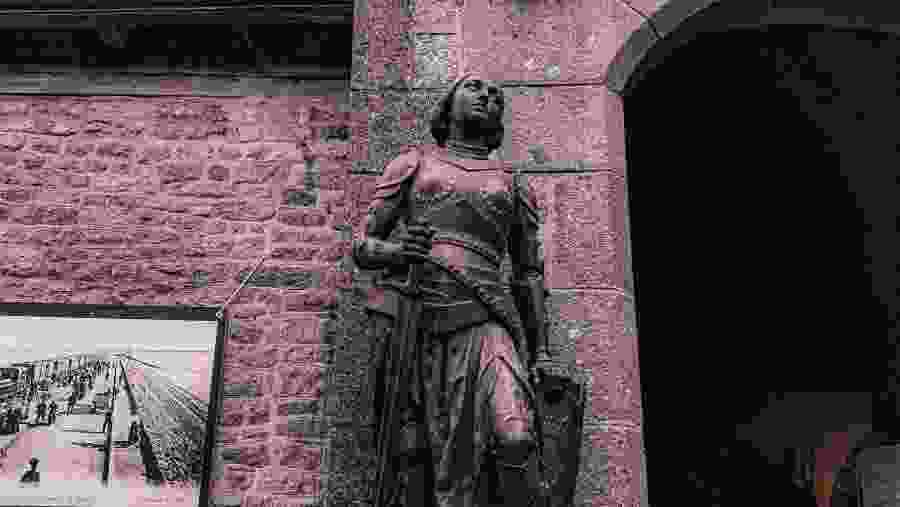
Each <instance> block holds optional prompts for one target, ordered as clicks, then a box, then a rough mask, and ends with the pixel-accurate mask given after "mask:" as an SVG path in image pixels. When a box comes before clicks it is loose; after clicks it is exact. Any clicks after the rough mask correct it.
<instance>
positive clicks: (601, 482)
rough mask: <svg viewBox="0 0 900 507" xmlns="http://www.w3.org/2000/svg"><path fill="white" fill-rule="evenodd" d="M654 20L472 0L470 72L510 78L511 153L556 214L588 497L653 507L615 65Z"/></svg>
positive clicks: (557, 5)
mask: <svg viewBox="0 0 900 507" xmlns="http://www.w3.org/2000/svg"><path fill="white" fill-rule="evenodd" d="M643 23H644V18H643V17H642V16H641V15H640V13H639V12H637V11H636V10H634V9H632V8H629V6H628V5H627V4H626V3H625V2H579V1H576V2H552V1H538V2H524V1H516V0H514V1H512V2H468V3H466V5H465V7H464V9H463V12H462V18H461V21H460V23H459V26H460V28H459V31H460V39H461V48H460V55H461V56H460V67H461V70H462V71H463V72H470V71H475V72H479V73H481V74H486V75H487V76H488V77H490V78H493V79H495V80H498V81H501V82H503V83H504V92H505V93H506V95H507V99H508V100H507V104H508V106H509V107H508V110H509V114H508V115H507V120H508V121H509V122H510V124H509V127H508V129H507V138H506V143H505V145H504V146H503V150H502V153H501V157H502V158H503V159H504V160H505V161H507V162H509V163H510V164H515V163H523V162H525V163H526V169H525V172H526V173H530V174H528V177H529V180H530V183H531V184H532V186H533V190H534V191H535V193H536V194H537V196H538V200H539V204H540V206H541V208H542V211H543V213H544V225H543V231H542V235H543V244H544V254H545V273H546V275H547V278H546V282H547V288H548V289H549V290H550V292H551V300H550V301H549V304H548V311H549V312H550V315H551V329H552V331H551V342H552V345H553V346H554V348H556V349H557V350H559V351H560V353H561V358H560V359H561V361H562V362H563V363H564V364H567V365H569V366H570V372H571V373H572V374H573V376H575V377H576V378H580V379H581V380H583V381H584V382H585V383H586V385H587V387H588V397H589V407H588V408H589V413H588V415H587V416H586V421H585V434H584V442H585V444H584V448H583V454H582V460H581V461H582V467H581V476H580V477H579V480H578V490H577V493H576V505H593V506H607V505H609V506H611V505H617V506H618V505H623V506H624V505H627V506H638V505H647V503H646V501H647V493H646V467H645V460H644V450H643V433H642V415H641V396H640V392H641V391H640V380H639V378H640V376H639V369H638V349H637V332H636V326H635V318H634V316H635V308H634V296H633V291H634V288H633V282H632V274H631V264H630V260H629V259H630V255H629V240H628V220H627V194H626V177H625V176H626V172H625V127H624V111H623V106H622V98H621V96H619V95H617V94H616V93H613V92H611V91H609V89H607V87H606V86H605V73H606V68H607V66H608V65H609V62H610V60H611V59H612V57H613V55H614V54H615V53H616V52H617V51H618V49H619V48H620V47H621V46H622V44H623V43H624V41H625V39H626V38H627V37H628V36H629V35H630V34H631V33H632V32H633V31H635V30H636V29H637V28H638V27H639V26H641V25H642V24H643Z"/></svg>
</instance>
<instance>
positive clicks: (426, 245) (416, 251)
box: [397, 224, 435, 260]
mask: <svg viewBox="0 0 900 507" xmlns="http://www.w3.org/2000/svg"><path fill="white" fill-rule="evenodd" d="M434 233H435V231H434V229H433V228H431V227H430V226H428V225H427V224H413V225H409V226H408V227H407V228H406V230H405V231H404V232H403V233H402V234H400V235H399V237H398V238H397V239H398V241H399V242H400V244H401V248H400V252H399V254H400V255H401V256H402V257H404V258H405V259H407V260H409V259H408V256H427V255H429V254H431V240H432V238H433V237H434Z"/></svg>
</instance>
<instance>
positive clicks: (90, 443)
mask: <svg viewBox="0 0 900 507" xmlns="http://www.w3.org/2000/svg"><path fill="white" fill-rule="evenodd" d="M226 323H227V318H226V317H225V314H224V312H222V313H220V312H219V310H218V308H212V307H193V306H115V305H78V304H76V305H69V304H40V303H0V398H2V399H0V447H2V448H3V451H2V452H0V507H8V506H13V505H15V506H23V505H28V506H41V507H44V506H46V507H50V506H53V507H63V506H70V505H71V506H86V505H92V506H104V505H110V506H113V505H116V506H123V507H124V506H132V505H133V506H138V505H155V506H161V507H163V506H177V507H200V506H204V507H205V506H206V505H208V504H209V498H210V470H211V468H212V467H211V464H212V463H213V448H214V445H215V441H216V427H217V423H218V419H219V418H218V416H217V414H219V413H220V407H221V403H222V402H221V399H222V389H221V386H222V368H223V366H222V365H223V354H224V350H223V346H224V339H225V333H226V332H227V326H226ZM13 408H15V410H13ZM10 412H14V413H15V414H14V415H10ZM35 460H36V462H34V461H35ZM33 462H34V463H33Z"/></svg>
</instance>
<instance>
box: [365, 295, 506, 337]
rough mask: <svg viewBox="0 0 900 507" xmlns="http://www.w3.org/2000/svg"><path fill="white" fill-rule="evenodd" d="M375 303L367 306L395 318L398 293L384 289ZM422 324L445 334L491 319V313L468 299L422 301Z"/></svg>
mask: <svg viewBox="0 0 900 507" xmlns="http://www.w3.org/2000/svg"><path fill="white" fill-rule="evenodd" d="M378 299H379V301H378V303H377V304H373V303H369V304H368V305H366V306H367V308H368V309H369V310H372V311H376V312H379V313H384V314H387V315H390V316H391V317H394V318H396V317H397V314H398V313H399V306H400V295H399V294H397V293H396V292H394V291H392V290H385V291H384V293H383V294H382V297H380V298H378ZM422 313H423V315H422V324H421V325H420V328H421V330H422V331H426V332H428V333H429V334H436V335H440V334H446V333H452V332H454V331H458V330H460V329H464V328H466V327H470V326H474V325H476V324H481V323H484V322H487V321H489V320H492V316H491V313H490V312H489V311H488V309H487V308H485V306H484V305H483V304H481V303H480V302H478V301H473V300H468V301H459V302H455V303H431V302H427V301H426V302H423V303H422Z"/></svg>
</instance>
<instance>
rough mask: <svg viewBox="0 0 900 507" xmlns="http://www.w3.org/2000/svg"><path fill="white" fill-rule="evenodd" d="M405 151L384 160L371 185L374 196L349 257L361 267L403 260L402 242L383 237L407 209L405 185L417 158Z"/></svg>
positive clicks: (384, 265)
mask: <svg viewBox="0 0 900 507" xmlns="http://www.w3.org/2000/svg"><path fill="white" fill-rule="evenodd" d="M410 155H413V154H411V153H409V152H407V153H404V154H402V155H400V156H399V157H397V158H395V159H394V160H393V161H391V163H390V164H388V166H387V168H385V170H384V173H383V174H382V176H380V177H379V179H378V183H377V184H376V186H375V196H374V198H373V200H372V202H371V204H370V205H369V209H368V212H367V214H366V218H365V220H364V222H363V227H362V236H361V237H359V238H357V239H355V240H354V241H353V260H354V262H356V265H357V266H359V267H361V268H363V269H381V268H386V267H392V266H401V265H405V264H406V260H405V259H404V257H403V256H402V255H401V253H402V251H403V244H402V243H400V242H395V241H387V238H388V236H389V235H390V233H391V231H392V230H393V229H394V227H395V226H396V225H397V222H398V221H399V219H400V218H401V217H403V216H405V215H406V214H407V212H408V195H409V187H410V185H411V183H412V180H413V177H414V173H415V170H416V167H417V162H418V160H417V159H416V158H414V157H411V156H410Z"/></svg>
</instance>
